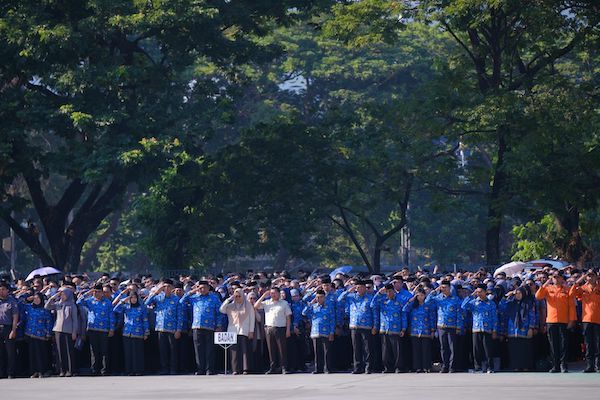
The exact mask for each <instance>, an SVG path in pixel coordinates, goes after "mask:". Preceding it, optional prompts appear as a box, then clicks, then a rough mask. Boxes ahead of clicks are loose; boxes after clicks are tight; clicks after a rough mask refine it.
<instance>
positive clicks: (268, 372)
mask: <svg viewBox="0 0 600 400" xmlns="http://www.w3.org/2000/svg"><path fill="white" fill-rule="evenodd" d="M274 373H275V371H273V370H272V369H270V370H268V371H267V372H265V375H273V374H274Z"/></svg>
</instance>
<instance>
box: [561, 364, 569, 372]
mask: <svg viewBox="0 0 600 400" xmlns="http://www.w3.org/2000/svg"><path fill="white" fill-rule="evenodd" d="M560 372H562V373H563V374H566V373H567V372H569V368H568V367H567V366H566V365H561V366H560Z"/></svg>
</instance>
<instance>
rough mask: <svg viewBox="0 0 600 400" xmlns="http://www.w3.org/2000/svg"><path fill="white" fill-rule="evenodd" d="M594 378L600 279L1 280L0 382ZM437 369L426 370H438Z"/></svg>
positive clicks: (245, 276)
mask: <svg viewBox="0 0 600 400" xmlns="http://www.w3.org/2000/svg"><path fill="white" fill-rule="evenodd" d="M216 331H227V332H233V333H234V334H236V335H237V343H236V344H235V345H233V346H232V347H231V348H230V350H229V356H230V365H231V369H232V372H233V374H253V373H266V374H286V373H293V372H312V373H315V374H320V373H333V372H351V373H353V374H362V373H366V374H369V373H376V372H382V373H402V372H416V373H428V372H432V371H433V370H436V371H439V372H441V373H456V372H465V371H471V372H486V373H493V372H498V371H503V370H510V371H550V372H563V373H564V372H568V362H569V361H574V360H578V359H584V360H585V369H584V372H600V280H599V277H598V271H595V270H593V269H590V270H582V269H577V268H576V267H574V266H569V267H567V268H565V269H564V270H560V271H559V270H556V269H553V268H551V267H550V266H548V267H545V268H543V269H537V270H535V271H524V272H523V273H521V274H518V275H517V276H513V277H507V276H506V275H505V274H498V275H496V276H493V275H492V274H491V273H490V272H489V271H486V270H485V269H483V268H482V269H480V270H478V271H476V272H454V273H442V274H439V273H434V272H429V271H427V270H418V271H413V272H411V271H410V270H409V269H408V268H404V269H402V270H400V271H398V272H396V273H393V274H391V275H389V276H385V275H372V276H365V275H360V274H359V275H355V276H348V275H345V274H341V273H340V274H337V275H335V276H330V275H316V274H314V273H313V274H309V273H307V272H304V271H299V272H298V273H296V274H294V276H291V275H290V274H289V273H288V272H286V271H281V272H272V273H266V272H257V273H254V272H251V271H249V272H247V273H231V274H227V275H224V276H223V275H207V276H203V277H195V276H179V277H178V278H174V279H171V278H161V279H155V278H154V277H152V276H135V277H131V278H130V279H128V280H126V281H121V280H120V279H117V278H116V277H113V278H112V279H111V277H110V276H109V275H108V274H104V275H102V276H101V277H100V278H99V279H90V278H89V277H88V276H87V275H85V274H84V275H65V276H62V277H60V279H54V278H52V277H34V278H33V279H32V280H30V281H24V280H10V279H4V280H0V378H6V377H8V378H13V377H25V376H30V377H31V378H42V377H48V376H52V375H58V376H60V377H70V376H75V375H107V374H110V375H122V374H126V375H143V374H156V373H158V374H191V373H195V374H196V375H213V374H216V373H218V372H220V371H223V368H224V354H223V351H224V350H223V349H222V348H221V347H219V346H217V345H215V344H214V341H213V337H214V332H216ZM434 364H435V367H434Z"/></svg>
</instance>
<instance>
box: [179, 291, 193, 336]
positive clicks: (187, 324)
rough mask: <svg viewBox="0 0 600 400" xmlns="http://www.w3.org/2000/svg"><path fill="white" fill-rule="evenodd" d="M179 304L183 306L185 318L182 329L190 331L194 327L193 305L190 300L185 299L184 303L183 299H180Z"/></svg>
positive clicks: (183, 316) (182, 310)
mask: <svg viewBox="0 0 600 400" xmlns="http://www.w3.org/2000/svg"><path fill="white" fill-rule="evenodd" d="M184 297H185V296H184ZM182 299H183V297H182ZM179 306H180V307H181V317H182V318H183V322H182V330H183V331H189V330H190V329H192V315H193V313H192V305H191V303H190V302H189V301H184V302H183V303H182V302H181V300H179Z"/></svg>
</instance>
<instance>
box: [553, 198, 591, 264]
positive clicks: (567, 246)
mask: <svg viewBox="0 0 600 400" xmlns="http://www.w3.org/2000/svg"><path fill="white" fill-rule="evenodd" d="M554 215H555V216H556V220H557V222H558V225H559V227H560V230H561V231H562V232H561V233H562V235H561V236H562V237H561V239H559V240H558V243H557V245H558V248H559V251H560V253H561V255H562V256H563V257H564V258H565V260H566V261H569V262H571V263H575V264H578V265H582V264H583V263H584V262H586V261H589V260H590V259H591V258H592V257H591V256H592V253H591V251H590V250H589V249H588V248H587V246H586V245H585V244H584V243H583V239H582V238H581V232H580V229H579V217H580V216H579V208H577V207H576V206H573V205H570V204H566V205H565V210H564V211H561V212H558V213H555V214H554Z"/></svg>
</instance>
